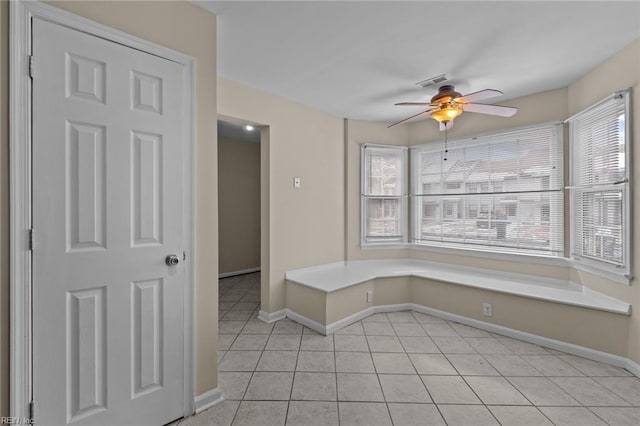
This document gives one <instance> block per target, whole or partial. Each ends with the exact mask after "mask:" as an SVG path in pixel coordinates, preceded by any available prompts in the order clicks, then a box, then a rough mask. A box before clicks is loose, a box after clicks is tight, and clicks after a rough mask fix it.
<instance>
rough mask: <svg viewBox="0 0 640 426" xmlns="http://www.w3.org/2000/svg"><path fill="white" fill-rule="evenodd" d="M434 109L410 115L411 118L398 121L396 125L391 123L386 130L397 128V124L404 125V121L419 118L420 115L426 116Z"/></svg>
mask: <svg viewBox="0 0 640 426" xmlns="http://www.w3.org/2000/svg"><path fill="white" fill-rule="evenodd" d="M434 109H435V108H431V109H428V110H426V111H422V112H419V113H417V114H416V115H412V116H411V117H407V118H405V119H404V120H400V121H398V122H397V123H393V124H391V125H389V126H387V129H388V128H389V127H393V126H397V125H398V124H402V123H404V122H405V121H409V120H411V119H412V118H416V117H419V116H421V115H424V114H428V113H430V112H431V111H433V110H434Z"/></svg>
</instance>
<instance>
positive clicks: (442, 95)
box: [431, 84, 462, 104]
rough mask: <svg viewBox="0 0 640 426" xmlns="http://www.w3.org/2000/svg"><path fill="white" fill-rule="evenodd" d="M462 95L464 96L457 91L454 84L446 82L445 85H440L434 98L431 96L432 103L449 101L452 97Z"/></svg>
mask: <svg viewBox="0 0 640 426" xmlns="http://www.w3.org/2000/svg"><path fill="white" fill-rule="evenodd" d="M460 97H462V95H461V94H460V93H459V92H456V91H455V90H454V88H453V86H451V85H449V84H446V85H444V86H440V88H439V89H438V93H437V94H436V95H435V96H434V97H433V98H431V103H434V104H435V103H441V102H449V101H451V100H452V99H456V98H460ZM446 98H449V99H446Z"/></svg>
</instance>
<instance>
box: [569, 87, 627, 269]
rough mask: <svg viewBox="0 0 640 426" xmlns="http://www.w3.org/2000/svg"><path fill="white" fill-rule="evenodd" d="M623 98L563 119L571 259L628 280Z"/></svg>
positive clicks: (620, 94) (622, 94)
mask: <svg viewBox="0 0 640 426" xmlns="http://www.w3.org/2000/svg"><path fill="white" fill-rule="evenodd" d="M628 97H629V92H628V91H623V92H618V93H616V94H614V95H613V96H611V97H609V98H607V99H605V100H604V101H602V102H600V103H598V104H596V105H594V106H592V107H590V108H588V109H587V110H585V111H582V112H581V113H579V114H577V115H575V116H574V117H572V118H570V119H569V123H570V128H569V131H570V137H571V168H572V169H571V186H570V190H571V207H572V210H571V213H572V214H571V216H572V219H573V222H572V226H571V256H572V258H573V259H574V260H577V261H580V262H585V263H586V264H588V265H589V266H591V267H596V268H599V269H605V270H610V271H614V272H616V273H619V274H625V275H628V274H630V265H629V258H630V256H629V248H630V246H629V243H630V235H629V232H630V223H629V220H630V210H629V209H630V207H631V202H630V199H629V196H630V194H629V176H630V170H629V165H630V163H629V148H630V144H629V143H628V138H629V135H628V131H627V111H628V102H629V99H628Z"/></svg>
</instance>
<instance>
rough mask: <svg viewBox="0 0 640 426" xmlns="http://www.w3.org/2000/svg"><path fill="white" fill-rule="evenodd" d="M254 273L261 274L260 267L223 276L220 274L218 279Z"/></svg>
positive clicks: (225, 273)
mask: <svg viewBox="0 0 640 426" xmlns="http://www.w3.org/2000/svg"><path fill="white" fill-rule="evenodd" d="M254 272H260V267H259V266H258V267H257V268H249V269H241V270H239V271H231V272H223V273H221V274H218V278H228V277H235V276H236V275H245V274H253V273H254Z"/></svg>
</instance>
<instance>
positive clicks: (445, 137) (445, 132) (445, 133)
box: [443, 127, 449, 161]
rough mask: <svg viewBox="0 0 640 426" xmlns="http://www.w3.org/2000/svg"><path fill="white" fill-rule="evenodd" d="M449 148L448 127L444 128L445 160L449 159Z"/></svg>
mask: <svg viewBox="0 0 640 426" xmlns="http://www.w3.org/2000/svg"><path fill="white" fill-rule="evenodd" d="M448 152H449V150H448V149H447V128H446V127H445V128H444V158H443V159H444V161H447V153H448Z"/></svg>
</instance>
